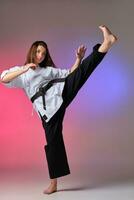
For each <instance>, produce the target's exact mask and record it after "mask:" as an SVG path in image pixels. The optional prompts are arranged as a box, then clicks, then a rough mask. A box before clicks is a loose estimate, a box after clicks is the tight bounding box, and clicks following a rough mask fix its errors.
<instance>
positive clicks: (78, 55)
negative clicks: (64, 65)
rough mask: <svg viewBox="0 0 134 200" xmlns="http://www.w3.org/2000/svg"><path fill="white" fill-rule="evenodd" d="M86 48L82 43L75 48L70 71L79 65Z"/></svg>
mask: <svg viewBox="0 0 134 200" xmlns="http://www.w3.org/2000/svg"><path fill="white" fill-rule="evenodd" d="M86 49H87V48H86V47H85V46H84V45H81V46H79V47H78V49H77V50H76V60H75V63H74V64H73V66H72V67H71V69H70V73H72V72H73V71H74V70H75V69H76V68H77V67H78V66H79V65H80V63H81V60H82V59H83V57H84V56H85V52H86Z"/></svg>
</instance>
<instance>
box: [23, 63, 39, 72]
mask: <svg viewBox="0 0 134 200" xmlns="http://www.w3.org/2000/svg"><path fill="white" fill-rule="evenodd" d="M36 67H37V65H36V64H34V63H28V64H26V65H24V66H23V67H22V68H23V71H24V72H27V71H28V70H29V68H32V69H35V68H36Z"/></svg>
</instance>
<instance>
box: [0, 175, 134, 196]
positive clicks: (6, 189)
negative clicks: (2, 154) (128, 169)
mask: <svg viewBox="0 0 134 200" xmlns="http://www.w3.org/2000/svg"><path fill="white" fill-rule="evenodd" d="M39 174H40V173H39ZM39 174H37V173H33V172H31V173H29V172H27V173H25V172H22V173H21V172H19V173H18V172H17V173H13V172H12V173H2V174H1V175H0V200H22V199H23V200H42V199H55V200H75V199H77V200H78V199H79V200H86V199H87V200H89V199H91V200H120V199H121V200H133V199H134V180H133V179H132V178H131V177H129V178H122V179H121V178H120V179H118V178H117V179H115V178H114V179H113V180H108V179H106V178H105V180H104V179H103V181H102V179H101V180H99V179H96V180H95V179H93V178H92V179H89V177H88V176H86V174H83V175H82V174H81V175H80V174H79V175H78V174H75V176H74V175H73V174H71V175H69V176H65V177H62V178H60V179H59V180H58V192H56V193H53V194H51V195H46V194H43V189H44V188H46V187H47V185H48V183H49V178H48V177H47V176H46V175H41V176H40V175H39ZM46 179H47V180H46Z"/></svg>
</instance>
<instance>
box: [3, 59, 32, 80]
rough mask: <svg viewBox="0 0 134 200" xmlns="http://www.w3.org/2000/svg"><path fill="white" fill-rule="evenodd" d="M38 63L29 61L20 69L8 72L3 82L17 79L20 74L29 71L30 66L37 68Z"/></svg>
mask: <svg viewBox="0 0 134 200" xmlns="http://www.w3.org/2000/svg"><path fill="white" fill-rule="evenodd" d="M35 67H36V64H34V63H28V64H26V65H24V66H22V67H20V68H19V69H18V70H16V71H13V72H8V73H6V74H5V75H4V76H3V77H2V79H1V82H3V83H9V82H10V81H12V80H13V79H15V78H16V77H18V76H19V75H21V74H23V73H25V72H27V71H28V70H29V68H35Z"/></svg>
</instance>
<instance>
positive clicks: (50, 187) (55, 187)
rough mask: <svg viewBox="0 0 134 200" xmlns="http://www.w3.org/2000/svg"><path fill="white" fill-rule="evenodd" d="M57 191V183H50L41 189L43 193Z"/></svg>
mask: <svg viewBox="0 0 134 200" xmlns="http://www.w3.org/2000/svg"><path fill="white" fill-rule="evenodd" d="M54 192H57V184H53V183H50V185H49V187H48V188H47V189H46V190H44V191H43V193H44V194H51V193H54Z"/></svg>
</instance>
